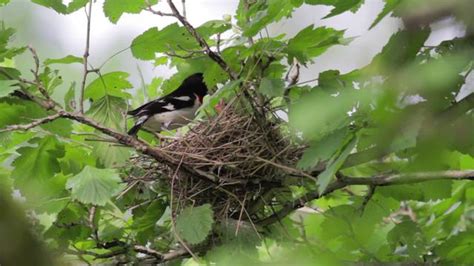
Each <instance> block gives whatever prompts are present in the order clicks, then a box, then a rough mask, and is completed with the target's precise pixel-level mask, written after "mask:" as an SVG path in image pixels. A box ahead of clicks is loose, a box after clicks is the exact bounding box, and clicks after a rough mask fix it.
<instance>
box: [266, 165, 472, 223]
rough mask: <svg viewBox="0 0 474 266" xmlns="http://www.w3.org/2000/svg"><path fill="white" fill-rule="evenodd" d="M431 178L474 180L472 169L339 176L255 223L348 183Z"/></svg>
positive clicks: (273, 218)
mask: <svg viewBox="0 0 474 266" xmlns="http://www.w3.org/2000/svg"><path fill="white" fill-rule="evenodd" d="M433 180H474V170H463V171H457V170H450V171H439V172H418V173H406V174H395V175H382V176H376V177H360V178H359V177H341V178H340V179H338V180H336V181H334V182H333V183H331V184H329V186H328V187H327V188H326V190H325V191H324V192H323V193H321V194H319V193H318V192H316V191H313V192H310V193H307V194H305V195H303V196H302V197H300V198H297V199H295V200H294V201H292V202H290V203H288V204H286V205H284V206H283V208H282V209H280V210H279V211H278V212H277V213H275V214H273V215H270V216H269V217H267V218H264V219H262V220H260V221H259V222H258V223H257V224H258V225H260V226H267V225H270V224H272V223H274V222H277V221H278V220H279V219H282V218H283V217H285V216H287V215H289V214H290V213H292V212H293V211H294V210H296V209H299V208H301V207H303V206H304V204H305V203H306V202H310V201H312V200H315V199H319V198H321V197H323V196H325V195H328V194H330V193H332V192H333V191H335V190H338V189H341V188H344V187H347V186H350V185H367V186H372V187H377V186H389V185H399V184H413V183H420V182H426V181H433Z"/></svg>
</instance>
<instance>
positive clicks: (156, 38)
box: [131, 23, 199, 60]
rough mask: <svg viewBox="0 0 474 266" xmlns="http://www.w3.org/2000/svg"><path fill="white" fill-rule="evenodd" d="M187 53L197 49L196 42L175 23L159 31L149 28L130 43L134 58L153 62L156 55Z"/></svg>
mask: <svg viewBox="0 0 474 266" xmlns="http://www.w3.org/2000/svg"><path fill="white" fill-rule="evenodd" d="M183 49H184V50H186V51H184V52H185V53H188V52H187V51H189V50H197V49H199V46H198V43H197V42H196V40H195V39H194V38H193V37H192V36H191V35H190V34H189V33H188V32H187V30H186V29H185V28H184V27H180V26H178V24H177V23H173V24H170V25H168V26H166V27H165V28H163V29H162V30H159V29H158V28H156V27H154V28H150V29H148V30H147V31H145V32H144V33H143V34H141V35H139V36H138V37H136V38H135V39H134V40H133V41H132V45H131V50H132V54H133V56H134V57H135V58H138V59H142V60H153V59H154V58H155V54H156V53H165V52H169V51H174V52H179V51H181V52H183Z"/></svg>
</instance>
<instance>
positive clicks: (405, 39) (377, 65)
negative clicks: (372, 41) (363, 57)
mask: <svg viewBox="0 0 474 266" xmlns="http://www.w3.org/2000/svg"><path fill="white" fill-rule="evenodd" d="M429 35H430V30H429V29H428V28H427V29H424V30H420V31H419V32H412V31H409V30H401V31H399V32H397V33H395V34H394V35H393V36H392V37H390V40H389V41H388V43H387V44H386V45H385V46H384V48H383V49H382V52H381V53H379V54H377V55H376V56H375V57H374V59H373V60H372V62H371V63H370V65H369V66H368V68H369V69H374V70H375V71H382V72H383V73H387V74H391V73H392V72H393V71H397V70H399V69H400V67H401V66H403V65H405V64H406V63H408V62H410V61H412V60H413V59H414V58H415V57H416V55H417V54H418V52H419V51H420V49H421V48H422V47H423V45H424V43H425V41H426V40H427V39H428V37H429Z"/></svg>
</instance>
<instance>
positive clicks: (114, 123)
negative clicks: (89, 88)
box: [87, 96, 130, 167]
mask: <svg viewBox="0 0 474 266" xmlns="http://www.w3.org/2000/svg"><path fill="white" fill-rule="evenodd" d="M126 108H127V104H126V102H125V101H124V100H123V99H121V98H118V97H114V96H105V97H102V98H100V99H98V100H97V101H95V102H93V104H92V106H91V108H90V109H89V110H88V111H87V115H89V116H91V117H92V118H94V120H96V121H97V122H99V123H100V124H102V125H105V126H107V127H111V128H113V129H117V130H124V128H123V127H124V125H123V121H124V119H125V116H124V112H125V110H126ZM92 145H93V146H94V151H95V152H94V153H95V154H97V157H98V159H99V162H100V164H101V165H103V166H105V167H117V166H120V165H123V163H125V162H126V161H127V159H128V158H129V156H130V149H128V148H125V147H116V146H115V145H113V143H106V142H99V143H93V144H92Z"/></svg>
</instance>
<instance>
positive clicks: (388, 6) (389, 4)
mask: <svg viewBox="0 0 474 266" xmlns="http://www.w3.org/2000/svg"><path fill="white" fill-rule="evenodd" d="M401 1H402V0H385V6H384V7H383V10H382V11H381V12H380V13H379V14H378V15H377V18H376V19H375V20H374V22H373V23H372V25H370V28H369V29H372V28H373V27H375V26H376V25H377V24H378V23H379V22H380V21H381V20H382V19H383V18H384V17H385V16H387V15H388V13H390V12H391V11H393V10H394V9H395V7H397V6H398V4H400V2H401Z"/></svg>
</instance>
